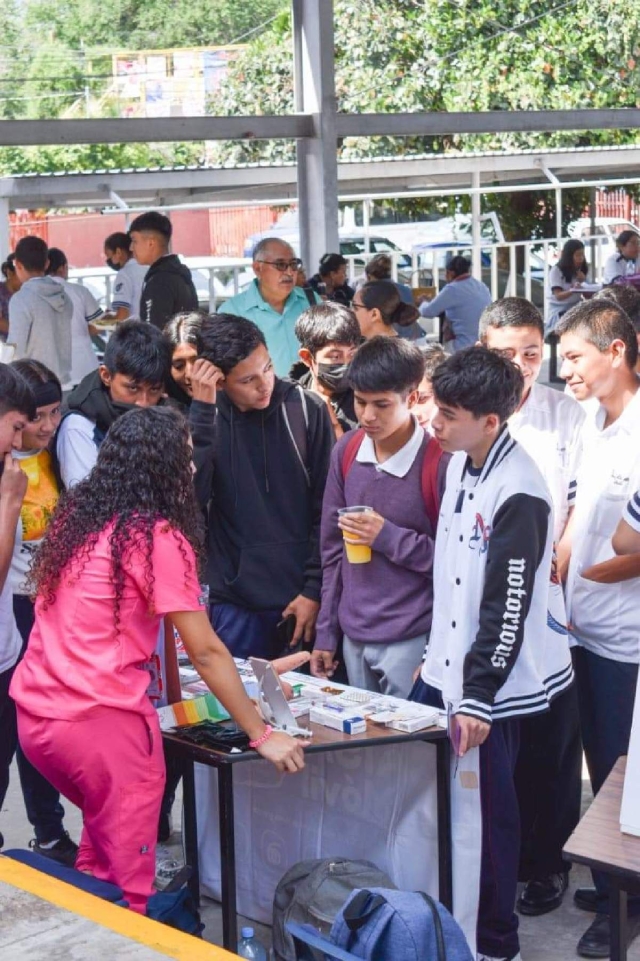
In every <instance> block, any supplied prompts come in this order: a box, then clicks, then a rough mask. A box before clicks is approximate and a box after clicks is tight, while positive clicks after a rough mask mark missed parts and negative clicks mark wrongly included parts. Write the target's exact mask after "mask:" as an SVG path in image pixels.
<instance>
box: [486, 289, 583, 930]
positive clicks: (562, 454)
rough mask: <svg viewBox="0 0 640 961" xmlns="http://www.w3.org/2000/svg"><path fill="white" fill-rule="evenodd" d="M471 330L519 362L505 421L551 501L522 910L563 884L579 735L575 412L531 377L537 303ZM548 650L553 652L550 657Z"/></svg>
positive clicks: (521, 784) (514, 306)
mask: <svg viewBox="0 0 640 961" xmlns="http://www.w3.org/2000/svg"><path fill="white" fill-rule="evenodd" d="M480 340H481V342H482V343H483V344H484V345H485V346H486V347H489V348H490V349H491V350H499V351H501V353H502V354H503V355H504V356H505V357H508V359H509V360H511V361H513V363H514V364H515V365H516V366H517V367H519V368H520V371H521V372H522V376H523V378H524V391H523V393H522V399H521V401H520V404H519V405H518V409H517V410H516V411H515V413H513V414H512V415H511V417H510V418H509V431H510V433H511V436H512V437H513V438H515V440H517V441H518V442H519V443H520V444H522V446H523V447H524V449H525V450H526V452H527V453H528V454H530V455H531V457H533V459H534V460H535V462H536V464H537V466H538V468H539V470H540V472H541V474H542V476H543V477H544V479H545V481H546V482H547V485H548V487H549V492H550V494H551V499H552V501H553V514H554V538H555V543H556V550H557V553H558V565H555V564H554V565H553V569H552V575H551V583H550V585H549V608H548V610H549V618H548V626H547V632H546V641H547V645H546V650H544V651H543V655H544V656H545V659H546V661H545V669H546V670H547V671H551V672H552V673H553V675H554V677H555V681H554V688H553V691H552V692H551V694H552V697H553V700H552V702H551V707H550V710H549V711H547V712H546V713H545V714H534V715H532V716H531V717H527V718H523V719H522V720H521V722H520V750H519V752H518V763H517V766H516V778H515V780H516V791H517V794H518V801H519V805H520V836H521V843H520V878H519V880H520V881H524V882H525V887H524V889H523V891H522V893H521V894H520V897H519V898H518V909H519V911H520V912H521V913H522V914H528V915H538V914H546V913H547V912H548V911H553V910H554V908H557V907H559V906H560V904H561V903H562V899H563V897H564V893H565V891H566V890H567V886H568V871H569V865H568V863H567V862H566V861H564V860H563V858H562V848H563V846H564V845H565V843H566V841H567V839H568V838H569V836H570V835H571V834H572V832H573V830H574V829H575V827H576V825H577V823H578V821H579V819H580V796H581V791H582V741H581V738H580V720H579V715H578V698H577V692H576V686H575V684H574V683H573V670H572V667H571V654H570V651H569V637H568V631H567V617H566V610H565V603H564V594H563V591H562V585H561V583H560V577H559V576H558V573H559V570H558V569H560V570H561V569H562V568H563V567H564V566H566V563H568V553H569V549H570V548H569V546H568V543H567V537H566V532H567V525H568V521H569V518H570V516H571V512H572V510H573V504H574V502H575V496H576V474H577V469H578V462H579V457H580V451H581V443H580V432H581V430H582V424H583V422H584V416H585V415H584V412H583V410H582V408H581V407H580V404H578V403H576V401H575V400H573V398H572V397H567V396H566V395H565V394H562V393H561V392H560V391H558V390H553V389H552V388H551V387H544V386H543V385H542V384H539V383H538V375H539V374H540V368H541V366H542V352H543V345H544V323H543V320H542V316H541V315H540V312H539V310H538V309H537V307H534V305H533V304H532V303H531V302H530V301H528V300H525V299H524V298H522V297H505V298H503V299H502V300H497V301H496V302H495V303H493V304H491V305H490V306H489V307H487V308H486V310H485V311H484V312H483V314H482V316H481V317H480ZM552 658H555V666H554V663H553V660H552Z"/></svg>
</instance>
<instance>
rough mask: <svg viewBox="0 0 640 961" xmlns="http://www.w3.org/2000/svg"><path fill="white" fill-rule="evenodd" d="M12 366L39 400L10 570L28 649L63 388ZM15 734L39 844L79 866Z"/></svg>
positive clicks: (54, 485)
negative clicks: (33, 572)
mask: <svg viewBox="0 0 640 961" xmlns="http://www.w3.org/2000/svg"><path fill="white" fill-rule="evenodd" d="M12 366H13V367H14V368H15V369H16V370H17V371H19V373H20V374H21V375H22V377H23V378H24V379H25V380H26V381H27V383H28V384H29V386H30V387H31V389H32V391H33V393H34V396H35V400H36V416H35V418H34V419H33V420H32V421H29V423H28V424H27V426H26V427H25V429H24V432H23V436H22V449H21V450H19V451H14V455H13V456H14V457H15V459H16V460H18V461H19V462H20V467H21V468H22V470H23V471H24V473H25V474H26V475H27V490H26V493H25V495H24V500H23V502H22V509H21V511H20V517H19V519H18V526H17V530H16V540H15V544H14V549H13V557H12V560H11V570H10V572H9V578H10V581H11V585H12V590H13V612H14V615H15V618H16V624H17V626H18V630H19V631H20V635H21V637H22V641H23V652H24V650H25V649H26V646H27V642H28V640H29V634H30V633H31V628H32V627H33V617H34V615H33V602H32V601H31V598H30V597H29V596H28V594H27V587H26V580H27V575H28V573H29V568H30V566H31V560H32V557H33V555H34V553H35V551H36V548H37V547H38V545H39V544H40V542H41V540H42V538H43V537H44V534H45V531H46V529H47V526H48V524H49V520H50V519H51V515H52V514H53V511H54V509H55V506H56V504H57V502H58V496H59V489H58V482H57V480H56V473H55V470H54V466H53V462H52V458H51V453H50V450H49V448H50V446H51V441H52V439H53V437H54V435H55V432H56V430H57V429H58V425H59V423H60V406H61V403H62V388H61V386H60V381H59V380H58V378H57V377H56V375H55V374H54V373H53V372H52V371H50V370H49V369H48V367H45V366H44V364H41V363H39V361H37V360H17V361H15V362H14V363H13V364H12ZM3 733H6V732H3ZM9 736H10V737H11V738H13V739H14V744H15V746H16V747H17V761H18V772H19V774H20V784H21V787H22V794H23V797H24V802H25V807H26V810H27V817H28V818H29V821H30V822H31V824H32V826H33V829H34V833H35V841H34V849H35V850H36V851H37V852H38V853H39V854H43V855H45V857H50V858H52V859H53V860H55V861H59V862H60V863H61V864H67V865H71V866H73V864H74V863H75V858H76V854H77V851H78V847H77V845H76V844H74V842H73V841H72V840H71V838H70V837H69V835H68V834H67V832H66V831H65V829H64V825H63V817H64V809H63V807H62V805H61V804H60V795H59V793H58V791H56V789H55V788H54V787H52V785H51V784H50V783H49V782H48V781H47V780H45V778H44V777H43V776H42V775H41V774H40V772H39V771H37V770H36V769H35V768H34V767H33V766H32V765H31V764H30V763H29V761H28V760H27V759H26V757H25V756H24V754H23V753H22V751H21V750H20V747H19V746H18V743H17V741H18V737H17V730H16V729H15V724H14V725H13V727H12V729H11V731H9Z"/></svg>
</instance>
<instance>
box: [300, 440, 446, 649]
mask: <svg viewBox="0 0 640 961" xmlns="http://www.w3.org/2000/svg"><path fill="white" fill-rule="evenodd" d="M348 442H349V435H347V436H346V437H342V438H340V440H339V441H338V443H337V444H336V446H335V447H334V449H333V452H332V455H331V466H330V468H329V476H328V478H327V486H326V488H325V494H324V501H323V505H322V526H321V534H320V547H321V552H322V601H321V605H320V614H319V616H318V622H317V624H316V642H315V648H316V649H317V650H325V651H333V650H335V649H336V647H337V645H338V642H339V640H340V638H341V637H342V635H343V634H346V635H347V637H349V639H350V640H352V641H359V642H361V643H367V644H375V643H377V644H389V643H393V642H394V641H405V640H409V639H410V638H413V637H418V636H419V635H421V634H426V633H427V632H428V631H429V627H430V625H431V607H432V600H433V593H432V568H433V547H434V538H435V531H434V530H433V528H432V526H431V522H430V520H429V518H428V516H427V512H426V508H425V503H424V498H423V494H422V489H421V473H422V463H423V460H424V456H425V449H427V445H429V444H433V449H435V448H436V447H437V444H436V442H435V441H434V440H433V439H430V438H429V436H428V435H427V434H425V432H424V431H423V430H422V428H421V427H420V426H419V425H418V424H417V422H416V430H415V431H414V435H413V437H412V438H411V440H410V441H409V442H408V443H407V444H406V445H405V447H404V448H402V450H401V451H399V452H397V453H396V454H395V455H394V457H393V458H390V459H389V460H388V461H387V462H385V463H384V464H381V465H377V464H375V463H373V462H372V459H373V460H375V454H374V455H371V453H370V451H371V450H372V449H373V445H372V443H371V441H370V440H369V441H368V439H367V438H365V440H364V441H363V443H362V446H361V447H360V450H359V451H358V454H357V455H356V458H355V460H354V461H353V464H352V465H351V468H350V470H349V472H348V473H347V476H346V478H343V473H342V470H343V469H342V462H343V459H344V456H345V453H344V452H345V447H346V445H347V443H348ZM368 452H369V453H368ZM427 456H428V455H427ZM392 460H393V461H395V466H394V464H392ZM447 461H448V457H447V456H446V455H443V457H442V459H441V461H440V465H439V468H438V489H439V491H440V495H441V496H442V493H443V491H444V480H445V475H446V464H447ZM390 471H394V472H393V473H391V472H390ZM354 504H363V505H366V506H367V507H372V508H373V509H374V510H375V511H377V513H379V514H381V515H382V516H383V517H384V519H385V522H384V525H383V527H382V530H381V531H380V533H379V534H378V536H377V537H376V539H375V541H374V542H373V546H372V553H371V561H370V562H369V563H368V564H350V563H349V561H348V560H347V558H346V552H345V550H344V546H343V545H344V541H343V537H342V531H341V530H340V528H339V527H338V509H339V508H341V507H346V506H348V505H354Z"/></svg>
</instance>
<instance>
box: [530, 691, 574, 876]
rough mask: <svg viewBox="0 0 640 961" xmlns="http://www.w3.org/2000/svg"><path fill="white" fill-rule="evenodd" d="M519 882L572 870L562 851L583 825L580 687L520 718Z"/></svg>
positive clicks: (565, 692) (564, 692)
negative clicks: (578, 827)
mask: <svg viewBox="0 0 640 961" xmlns="http://www.w3.org/2000/svg"><path fill="white" fill-rule="evenodd" d="M515 784H516V792H517V795H518V803H519V807H520V831H521V842H520V871H519V880H520V881H533V880H541V879H543V878H546V877H548V876H549V875H550V874H560V873H562V872H565V871H567V869H568V864H567V862H566V861H563V859H562V848H563V846H564V844H565V843H566V841H567V839H568V838H569V836H570V835H571V834H572V832H573V830H574V829H575V827H576V825H577V823H578V821H579V820H580V797H581V792H582V740H581V738H580V716H579V712H578V693H577V690H576V685H575V684H572V685H571V687H570V688H569V689H568V690H566V691H563V692H562V694H560V695H558V697H557V698H556V699H555V700H554V701H553V702H552V704H551V708H550V709H549V710H548V711H545V713H544V714H534V715H532V716H530V717H526V716H525V717H521V718H520V751H519V752H518V762H517V764H516V775H515Z"/></svg>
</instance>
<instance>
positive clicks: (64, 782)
mask: <svg viewBox="0 0 640 961" xmlns="http://www.w3.org/2000/svg"><path fill="white" fill-rule="evenodd" d="M18 735H19V738H20V744H21V746H22V750H23V751H24V753H25V754H26V756H27V757H28V759H29V760H30V761H31V763H32V764H33V766H34V767H35V768H37V769H38V771H40V773H41V774H42V775H43V776H44V777H46V778H47V780H48V781H50V782H51V784H53V785H54V787H56V788H57V789H58V791H60V793H61V794H63V795H64V796H65V797H66V798H68V799H69V801H71V803H72V804H75V805H76V806H77V807H79V808H80V810H81V811H82V817H83V822H84V823H83V829H82V837H81V839H80V847H79V851H78V857H77V859H76V869H77V870H78V871H86V872H87V873H89V874H92V875H93V876H94V877H96V878H99V879H100V880H102V881H110V882H111V883H112V884H116V885H118V887H120V888H122V890H123V891H124V895H125V897H126V899H127V901H128V902H129V906H130V907H131V909H132V910H133V911H137V912H139V913H140V914H144V913H145V911H146V905H147V899H148V897H149V895H150V894H151V892H152V885H153V879H154V876H155V849H156V838H157V832H158V817H159V814H160V804H161V801H162V792H163V790H164V782H165V767H164V756H163V751H162V738H161V735H160V727H159V724H158V719H157V718H156V716H155V715H152V716H146V715H142V714H134V713H133V712H129V711H120V710H117V709H116V708H108V707H104V708H99V709H96V711H95V712H92V713H91V714H90V715H87V716H86V717H85V718H83V719H82V720H75V721H59V720H55V719H52V718H44V717H34V716H33V715H31V714H28V713H26V712H25V711H23V710H22V709H21V708H20V707H18Z"/></svg>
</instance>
